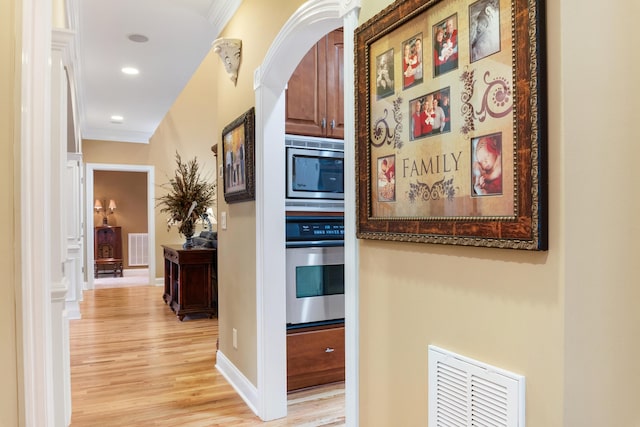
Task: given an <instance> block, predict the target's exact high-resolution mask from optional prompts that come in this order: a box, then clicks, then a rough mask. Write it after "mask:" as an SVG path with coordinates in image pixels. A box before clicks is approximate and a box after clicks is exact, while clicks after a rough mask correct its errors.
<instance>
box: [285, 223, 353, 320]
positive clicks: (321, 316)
mask: <svg viewBox="0 0 640 427" xmlns="http://www.w3.org/2000/svg"><path fill="white" fill-rule="evenodd" d="M286 231H287V235H286V244H287V248H286V281H287V324H288V325H298V324H305V323H313V322H323V321H329V320H338V319H344V217H342V216H288V217H287V220H286Z"/></svg>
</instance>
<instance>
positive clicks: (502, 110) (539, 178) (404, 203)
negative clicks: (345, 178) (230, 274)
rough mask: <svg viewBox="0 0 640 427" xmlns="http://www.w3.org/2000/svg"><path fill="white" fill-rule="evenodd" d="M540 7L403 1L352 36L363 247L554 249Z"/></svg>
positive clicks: (527, 2) (501, 0)
mask: <svg viewBox="0 0 640 427" xmlns="http://www.w3.org/2000/svg"><path fill="white" fill-rule="evenodd" d="M542 7H543V4H542V0H512V1H510V0H471V1H465V0H431V1H426V2H425V1H422V0H405V1H396V2H395V3H393V4H392V5H390V6H389V7H388V8H386V9H385V10H383V11H382V12H380V13H379V14H378V15H376V16H374V17H373V18H372V19H370V20H369V21H368V22H366V23H364V24H363V25H361V26H360V27H359V28H358V29H357V30H356V34H355V47H356V53H355V54H356V144H357V147H356V167H357V176H358V177H359V181H358V183H357V209H358V212H357V233H358V237H359V238H363V239H378V240H397V241H411V242H426V243H442V244H453V245H467V246H486V247H500V248H511V249H527V250H546V249H547V224H546V222H547V213H546V181H547V175H546V174H547V172H546V117H545V113H544V112H543V107H544V105H545V96H546V88H545V86H544V78H545V75H544V73H545V66H544V65H545V64H544V61H545V56H544V45H543V39H544V34H545V33H544V27H543V24H544V19H543V18H544V13H543V10H542ZM391 76H393V77H394V78H393V79H391Z"/></svg>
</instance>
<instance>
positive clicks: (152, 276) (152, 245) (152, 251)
mask: <svg viewBox="0 0 640 427" xmlns="http://www.w3.org/2000/svg"><path fill="white" fill-rule="evenodd" d="M94 171H112V172H145V173H146V174H147V234H148V239H149V284H155V282H156V232H155V231H156V222H155V221H156V216H155V206H154V200H155V193H154V182H155V177H154V171H155V168H154V166H149V165H118V164H107V163H86V164H85V193H86V195H85V207H86V209H87V211H86V215H85V218H86V221H85V236H87V246H86V260H87V265H86V267H85V271H86V277H87V289H89V290H91V289H94V282H93V264H94V261H95V259H94V256H93V228H94V223H93V199H94V197H93V172H94Z"/></svg>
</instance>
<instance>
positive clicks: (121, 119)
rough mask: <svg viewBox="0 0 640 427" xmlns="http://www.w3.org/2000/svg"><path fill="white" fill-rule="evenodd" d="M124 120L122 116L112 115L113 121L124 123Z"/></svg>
mask: <svg viewBox="0 0 640 427" xmlns="http://www.w3.org/2000/svg"><path fill="white" fill-rule="evenodd" d="M123 120H124V117H122V116H111V123H122V121H123Z"/></svg>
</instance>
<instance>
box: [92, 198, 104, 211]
mask: <svg viewBox="0 0 640 427" xmlns="http://www.w3.org/2000/svg"><path fill="white" fill-rule="evenodd" d="M93 208H94V209H95V210H97V211H99V210H100V209H102V202H101V201H100V200H98V199H96V202H95V204H94V205H93Z"/></svg>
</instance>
